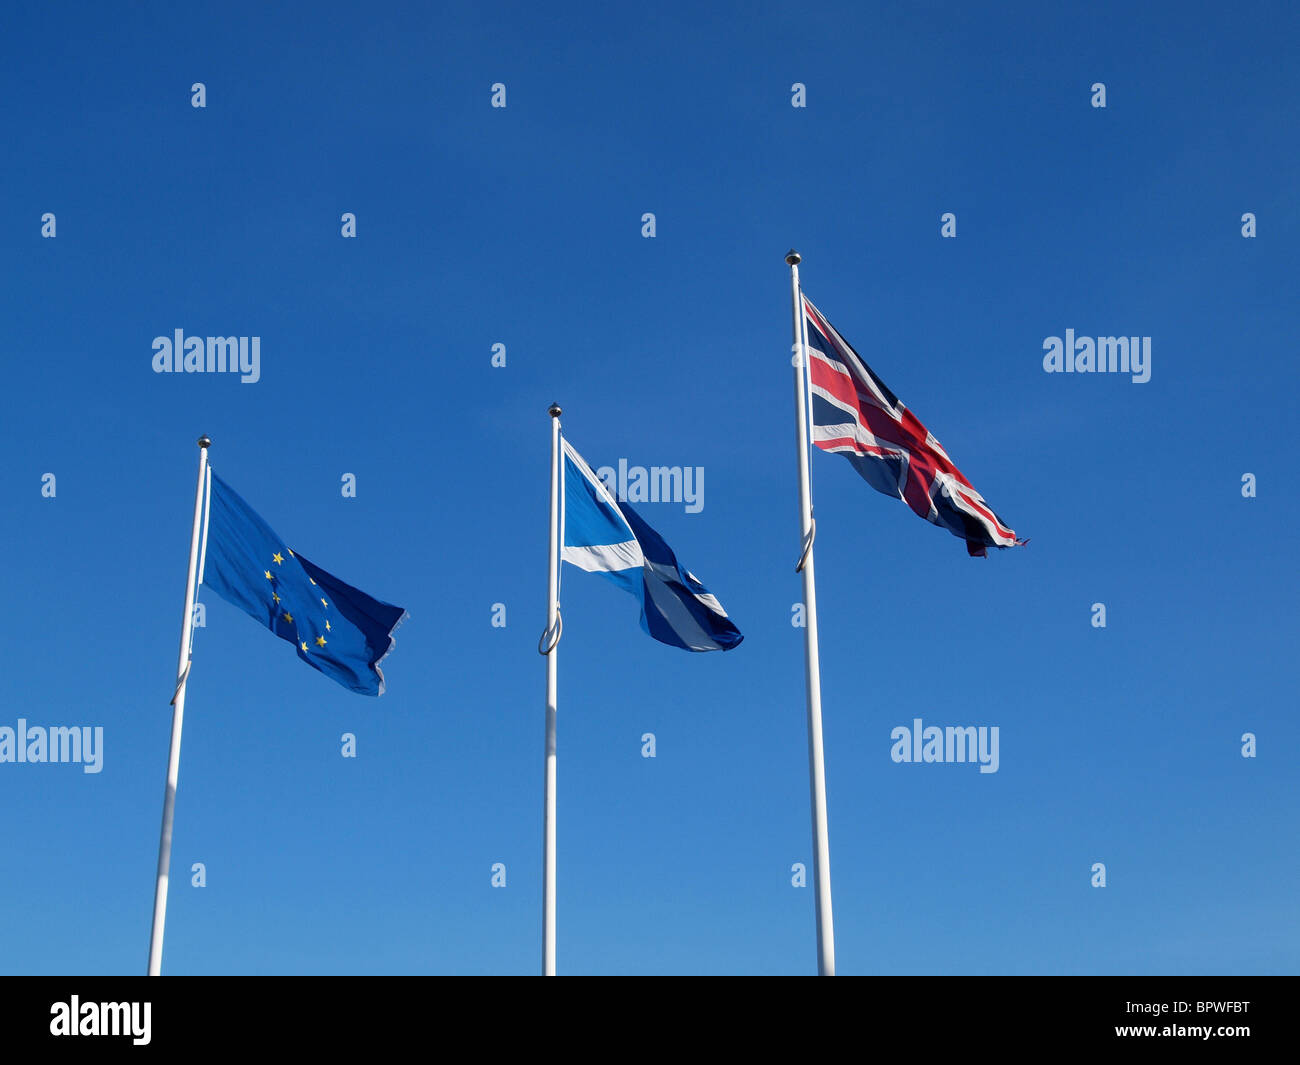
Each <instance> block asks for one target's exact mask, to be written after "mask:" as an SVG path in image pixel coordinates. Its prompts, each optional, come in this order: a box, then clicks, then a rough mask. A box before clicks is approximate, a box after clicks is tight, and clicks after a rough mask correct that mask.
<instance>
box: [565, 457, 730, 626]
mask: <svg viewBox="0 0 1300 1065" xmlns="http://www.w3.org/2000/svg"><path fill="white" fill-rule="evenodd" d="M562 443H563V445H564V457H563V462H564V477H563V478H562V479H561V482H560V483H561V490H562V492H563V502H562V505H561V515H562V517H561V524H562V533H561V539H560V543H561V545H562V548H561V558H562V559H563V560H564V561H565V562H569V563H571V564H572V565H575V566H577V567H578V568H579V569H584V570H586V571H587V572H588V573H599V574H601V575H602V576H604V577H606V578H608V579H609V580H611V581H613V582H614V583H615V584H617V585H619V586H620V587H622V588H624V589H626V590H627V591H628V592H629V593H631V595H632V596H633V597H634V598H635V599H636V600H637V601H638V602H639V603H640V604H641V628H643V629H644V630H645V631H646V632H647V633H649V634H650V635H651V636H653V637H654V638H655V639H656V640H658V641H659V642H660V643H666V644H669V645H670V646H672V647H681V648H683V649H684V650H687V651H729V650H731V648H733V647H735V646H736V644H738V643H740V641H741V640H743V639H744V637H743V636H742V635H741V634H740V630H739V629H737V628H736V626H735V625H733V624H732V623H731V619H730V618H728V617H727V612H726V611H725V610H723V609H722V604H721V603H719V602H718V601H717V599H715V598H714V597H713V596H712V595H710V594H709V590H708V589H707V588H705V587H704V585H702V584H701V583H700V582H699V581H698V580H696V579H695V577H694V575H693V574H691V573H690V572H689V571H687V570H685V569H683V568H682V567H681V565H679V564H678V562H677V556H675V555H674V554H673V553H672V550H671V549H670V548H669V546H668V545H667V544H666V543H664V542H663V540H662V539H661V538H660V536H659V534H658V533H657V532H655V531H654V530H653V529H652V528H650V526H649V525H647V524H646V523H645V522H644V521H642V520H641V518H640V517H638V516H637V513H636V511H634V510H633V509H632V508H631V507H629V506H628V505H627V504H626V503H619V502H617V501H616V500H615V499H614V497H613V496H612V495H611V494H610V492H609V489H608V488H606V487H605V484H604V483H603V482H602V481H601V480H600V478H599V477H597V476H596V475H595V474H594V473H593V472H592V470H591V467H590V466H588V465H587V464H586V462H584V461H583V459H582V456H581V455H579V454H578V453H577V452H576V451H575V450H574V449H573V448H572V446H570V444H569V442H568V441H567V440H565V441H562Z"/></svg>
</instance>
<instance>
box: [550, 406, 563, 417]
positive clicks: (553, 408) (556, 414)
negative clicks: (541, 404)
mask: <svg viewBox="0 0 1300 1065" xmlns="http://www.w3.org/2000/svg"><path fill="white" fill-rule="evenodd" d="M546 413H547V414H549V415H550V416H551V417H552V418H558V417H559V416H560V415H561V414H563V413H564V412H563V411H562V410H560V405H559V404H558V403H552V404H551V409H550V410H548V411H547V412H546Z"/></svg>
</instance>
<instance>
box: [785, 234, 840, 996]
mask: <svg viewBox="0 0 1300 1065" xmlns="http://www.w3.org/2000/svg"><path fill="white" fill-rule="evenodd" d="M801 258H802V256H800V254H799V253H798V252H797V251H791V252H790V254H788V255H787V256H786V257H785V261H786V262H787V263H789V264H790V296H791V299H792V300H793V306H794V345H793V348H792V351H793V352H794V353H795V354H796V358H795V359H794V399H795V435H796V436H797V438H798V448H799V531H800V535H801V543H802V554H801V555H800V557H799V565H798V566H797V567H796V568H797V569H799V570H801V571H802V572H803V601H804V630H803V634H804V635H803V645H804V679H805V681H806V684H807V689H808V773H809V783H810V786H811V790H812V835H813V887H814V889H815V890H816V899H817V972H818V974H819V975H821V976H834V975H835V923H834V920H833V918H832V916H831V855H830V833H829V830H828V829H827V827H826V765H825V759H824V758H823V755H822V680H821V662H820V660H819V658H818V653H817V582H816V579H815V578H814V576H813V540H814V539H815V538H816V529H817V525H816V522H814V521H813V515H812V487H811V485H810V484H809V479H808V391H809V385H808V381H809V376H808V366H807V363H808V341H807V338H806V337H805V336H804V329H805V324H804V315H803V306H802V301H801V298H800V293H799V262H800V260H801Z"/></svg>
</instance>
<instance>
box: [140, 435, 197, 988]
mask: <svg viewBox="0 0 1300 1065" xmlns="http://www.w3.org/2000/svg"><path fill="white" fill-rule="evenodd" d="M198 443H199V483H198V487H196V488H195V490H194V527H193V529H192V530H191V532H190V566H189V572H188V574H187V575H186V577H185V615H184V618H183V619H182V621H181V654H180V662H179V664H178V665H177V666H176V694H175V695H173V696H172V741H171V751H170V753H169V754H168V756H167V788H166V790H165V791H164V792H163V816H162V834H161V836H160V837H159V840H158V880H157V883H156V884H155V885H154V893H153V931H152V932H151V933H150V936H149V975H150V976H160V975H161V974H162V950H163V925H164V924H166V921H167V878H168V873H169V872H170V869H171V861H172V821H173V819H174V818H175V814H176V778H177V776H178V775H179V773H180V767H181V724H182V722H183V721H184V718H185V684H186V682H187V681H188V680H189V674H190V639H191V636H192V634H193V631H194V593H195V591H196V589H195V582H194V575H195V571H196V568H197V566H198V561H199V530H200V526H201V525H202V524H203V511H204V506H203V503H204V499H205V497H206V492H207V484H206V482H207V479H208V477H207V475H208V446H209V445H210V444H211V443H212V441H211V440H209V439H208V438H207V437H206V436H201V437H199V441H198ZM205 539H206V537H205Z"/></svg>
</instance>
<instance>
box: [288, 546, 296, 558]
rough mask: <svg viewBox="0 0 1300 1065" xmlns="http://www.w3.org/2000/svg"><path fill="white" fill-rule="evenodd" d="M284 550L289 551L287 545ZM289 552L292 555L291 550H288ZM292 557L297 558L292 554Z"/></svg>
mask: <svg viewBox="0 0 1300 1065" xmlns="http://www.w3.org/2000/svg"><path fill="white" fill-rule="evenodd" d="M285 550H286V551H289V549H288V548H287V547H286V548H285ZM289 554H291V555H293V552H292V551H289ZM293 557H294V558H297V557H298V556H297V555H293Z"/></svg>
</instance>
